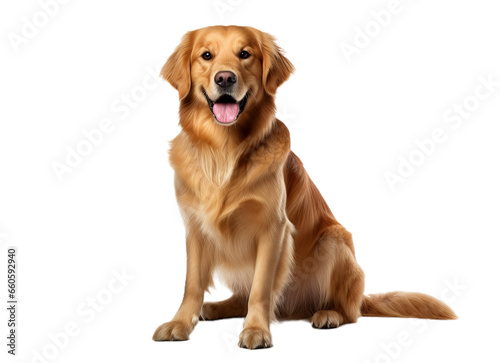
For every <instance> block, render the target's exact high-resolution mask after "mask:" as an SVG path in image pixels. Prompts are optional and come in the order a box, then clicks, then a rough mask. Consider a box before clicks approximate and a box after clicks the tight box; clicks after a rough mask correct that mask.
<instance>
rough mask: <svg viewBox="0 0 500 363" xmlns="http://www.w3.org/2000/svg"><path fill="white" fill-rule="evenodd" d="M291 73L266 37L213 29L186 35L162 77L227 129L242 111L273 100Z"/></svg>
mask: <svg viewBox="0 0 500 363" xmlns="http://www.w3.org/2000/svg"><path fill="white" fill-rule="evenodd" d="M292 72H293V65H292V64H291V63H290V61H289V60H288V59H286V58H285V56H284V55H283V54H282V52H281V49H280V48H279V47H278V46H277V45H276V43H275V42H274V39H273V37H272V36H270V35H269V34H266V33H263V32H261V31H259V30H257V29H254V28H250V27H238V26H227V27H226V26H214V27H208V28H202V29H198V30H194V31H191V32H189V33H187V34H186V35H185V36H184V37H183V39H182V41H181V44H180V45H179V46H178V47H177V48H176V50H175V51H174V53H173V54H172V55H171V56H170V58H168V60H167V63H166V64H165V65H164V66H163V69H162V71H161V75H162V76H163V78H165V79H166V80H167V81H168V82H170V84H171V85H172V86H173V87H175V88H176V89H177V90H178V91H179V99H181V100H183V99H185V98H189V100H190V102H193V101H194V102H199V103H203V104H204V105H205V106H206V111H207V112H209V113H211V114H212V115H213V118H214V120H215V122H216V123H218V124H220V125H224V126H230V125H233V124H235V123H236V122H237V120H238V118H239V116H240V115H241V114H242V113H243V112H244V111H245V109H249V108H251V107H253V106H254V105H255V104H256V103H258V102H259V101H260V100H262V98H263V97H265V96H266V95H267V96H271V97H272V96H274V94H275V93H276V90H277V88H278V87H279V86H280V85H281V84H282V83H283V82H285V81H286V80H287V79H288V77H289V76H290V74H291V73H292Z"/></svg>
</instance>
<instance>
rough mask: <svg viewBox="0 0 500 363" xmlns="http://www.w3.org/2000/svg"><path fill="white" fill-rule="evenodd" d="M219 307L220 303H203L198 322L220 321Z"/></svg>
mask: <svg viewBox="0 0 500 363" xmlns="http://www.w3.org/2000/svg"><path fill="white" fill-rule="evenodd" d="M219 305H220V303H215V302H208V303H203V308H202V309H201V314H200V320H217V319H220V312H219Z"/></svg>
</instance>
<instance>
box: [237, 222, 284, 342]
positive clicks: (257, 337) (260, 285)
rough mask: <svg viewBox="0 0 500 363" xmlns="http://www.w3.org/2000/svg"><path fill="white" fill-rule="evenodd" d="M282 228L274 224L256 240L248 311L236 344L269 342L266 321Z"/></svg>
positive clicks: (271, 310) (281, 244) (270, 312)
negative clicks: (270, 229)
mask: <svg viewBox="0 0 500 363" xmlns="http://www.w3.org/2000/svg"><path fill="white" fill-rule="evenodd" d="M284 231H285V228H284V227H283V228H277V229H276V228H273V230H272V231H266V232H264V233H262V234H261V235H260V237H259V238H258V240H257V242H256V243H257V255H256V261H255V272H254V277H253V282H252V289H251V291H250V296H249V300H248V314H247V317H246V319H245V324H244V329H243V331H242V332H241V334H240V341H239V346H240V347H242V348H248V349H256V348H268V347H271V346H272V341H271V333H270V331H269V325H270V320H271V314H273V310H274V299H273V286H274V280H275V276H276V270H277V266H278V263H279V260H280V255H281V251H282V246H283V238H284Z"/></svg>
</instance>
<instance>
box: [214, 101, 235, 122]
mask: <svg viewBox="0 0 500 363" xmlns="http://www.w3.org/2000/svg"><path fill="white" fill-rule="evenodd" d="M213 111H214V114H215V117H217V120H219V122H222V123H225V124H227V123H230V122H233V121H234V120H235V119H236V117H237V116H238V112H239V111H240V106H238V104H237V103H214V107H213Z"/></svg>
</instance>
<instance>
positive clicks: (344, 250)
mask: <svg viewBox="0 0 500 363" xmlns="http://www.w3.org/2000/svg"><path fill="white" fill-rule="evenodd" d="M323 236H324V238H327V239H330V241H324V243H325V244H324V245H325V246H328V247H327V248H332V249H333V251H332V252H333V253H332V255H333V261H332V262H331V263H332V269H331V274H330V276H328V278H327V279H325V281H324V283H325V284H328V286H327V287H326V286H325V288H328V300H329V301H328V303H327V304H326V306H327V307H328V308H327V309H325V310H319V311H316V313H315V314H314V315H313V317H312V325H313V327H315V328H336V327H338V326H340V325H342V324H348V323H354V322H356V321H357V319H358V317H360V316H361V305H362V302H363V290H364V273H363V270H362V269H361V267H360V266H359V265H358V263H357V262H356V258H355V256H354V247H353V243H352V237H351V234H350V233H349V232H348V231H346V230H345V229H344V227H342V226H341V225H335V226H332V227H330V228H329V229H328V230H327V232H325V234H324V235H323Z"/></svg>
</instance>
